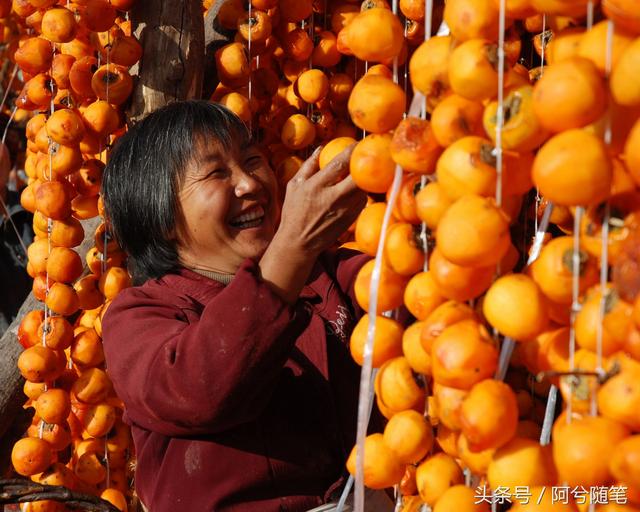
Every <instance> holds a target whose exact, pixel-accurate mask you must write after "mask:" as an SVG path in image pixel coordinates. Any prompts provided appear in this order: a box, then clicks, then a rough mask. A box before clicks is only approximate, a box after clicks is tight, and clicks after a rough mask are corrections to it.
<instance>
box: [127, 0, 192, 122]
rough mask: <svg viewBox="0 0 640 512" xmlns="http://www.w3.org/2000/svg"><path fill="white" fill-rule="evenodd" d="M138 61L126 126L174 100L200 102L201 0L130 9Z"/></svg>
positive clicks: (160, 1) (146, 3)
mask: <svg viewBox="0 0 640 512" xmlns="http://www.w3.org/2000/svg"><path fill="white" fill-rule="evenodd" d="M131 22H132V27H133V31H134V34H135V36H136V37H137V38H138V40H139V41H140V44H142V47H143V54H142V59H141V60H140V62H139V64H138V65H137V66H134V68H132V70H131V73H132V75H135V74H136V73H137V75H138V77H137V78H138V82H137V86H136V88H135V90H134V92H133V99H132V103H131V108H130V110H129V115H128V118H129V121H130V122H133V123H135V122H137V121H139V120H140V119H142V118H144V117H145V116H146V115H147V114H149V113H150V112H153V111H154V110H155V109H157V108H159V107H162V106H164V105H166V104H168V103H171V102H173V101H177V100H185V99H191V98H200V97H201V95H202V81H203V76H204V69H203V68H204V19H203V12H202V1H201V0H185V1H183V2H176V1H174V0H140V1H138V2H136V4H135V6H134V7H133V9H132V10H131Z"/></svg>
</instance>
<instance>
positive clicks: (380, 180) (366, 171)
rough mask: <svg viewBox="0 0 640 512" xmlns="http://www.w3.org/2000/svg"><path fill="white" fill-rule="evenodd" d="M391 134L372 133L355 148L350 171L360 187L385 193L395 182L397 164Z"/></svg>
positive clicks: (350, 162)
mask: <svg viewBox="0 0 640 512" xmlns="http://www.w3.org/2000/svg"><path fill="white" fill-rule="evenodd" d="M390 144H391V135H389V134H387V133H383V134H375V133H373V134H370V135H367V136H366V137H365V138H364V139H362V140H361V141H360V142H358V144H357V145H356V147H355V148H354V150H353V153H352V154H351V160H350V161H349V172H350V174H351V177H352V178H353V181H354V182H355V183H356V185H358V187H359V188H361V189H363V190H365V191H367V192H373V193H378V194H381V193H385V192H386V191H387V190H388V189H389V187H390V186H391V184H392V183H393V177H394V173H395V167H396V164H395V162H394V161H393V159H392V158H391V153H390V151H389V145H390Z"/></svg>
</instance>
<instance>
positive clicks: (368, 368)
mask: <svg viewBox="0 0 640 512" xmlns="http://www.w3.org/2000/svg"><path fill="white" fill-rule="evenodd" d="M421 103H422V95H421V94H420V93H419V92H416V93H415V95H414V96H413V101H412V102H411V106H410V108H409V115H410V116H417V114H418V113H419V112H420V105H421ZM401 184H402V168H401V167H400V166H399V165H397V166H396V168H395V173H394V178H393V183H392V185H391V188H390V191H389V200H388V203H387V208H386V210H385V213H384V217H383V220H382V227H381V230H380V240H379V242H378V248H377V251H376V259H375V262H374V266H373V271H372V272H371V280H370V284H369V310H368V313H369V325H368V328H367V339H366V342H365V345H364V350H363V361H362V370H361V372H360V394H359V398H358V423H357V436H356V477H355V483H356V487H355V500H354V501H355V512H364V480H363V476H364V440H365V437H366V434H367V424H368V417H367V416H368V414H367V412H368V409H369V397H370V389H371V375H372V355H373V339H374V335H375V321H376V314H377V309H378V288H379V286H380V271H381V269H382V254H383V250H384V241H385V238H386V234H387V228H388V226H389V221H390V218H391V212H392V211H393V207H394V205H395V203H396V199H397V197H398V193H399V191H400V186H401Z"/></svg>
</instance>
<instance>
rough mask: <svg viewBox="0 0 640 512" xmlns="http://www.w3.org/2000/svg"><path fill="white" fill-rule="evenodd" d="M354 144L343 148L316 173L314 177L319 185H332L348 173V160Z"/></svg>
mask: <svg viewBox="0 0 640 512" xmlns="http://www.w3.org/2000/svg"><path fill="white" fill-rule="evenodd" d="M355 147H356V145H355V144H352V145H351V146H349V147H347V148H345V149H343V150H342V151H341V152H340V153H338V154H337V155H336V156H335V157H333V160H331V162H329V163H328V164H327V165H326V166H325V167H324V168H323V169H320V171H319V172H318V173H317V174H316V177H315V179H316V180H317V182H318V184H321V185H333V184H334V183H337V182H338V181H340V180H341V179H342V178H343V177H344V176H345V175H347V174H349V161H350V160H351V153H353V150H354V148H355Z"/></svg>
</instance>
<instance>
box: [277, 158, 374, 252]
mask: <svg viewBox="0 0 640 512" xmlns="http://www.w3.org/2000/svg"><path fill="white" fill-rule="evenodd" d="M353 147H354V146H350V147H349V148H347V149H345V150H344V151H342V152H341V153H340V154H338V155H337V156H336V157H335V158H334V159H333V160H331V162H330V163H329V164H328V165H327V166H325V167H324V168H323V169H319V168H318V157H319V154H320V151H319V149H317V150H316V151H315V152H314V153H313V155H312V156H311V157H310V158H309V159H308V160H307V161H306V162H304V163H303V164H302V166H301V167H300V170H299V171H298V172H297V174H296V175H295V176H294V177H293V178H292V179H291V180H290V181H289V183H288V184H287V191H286V194H285V198H284V204H283V206H282V218H281V221H280V227H279V229H278V232H277V233H276V237H278V236H280V235H281V234H282V235H283V236H285V237H286V239H287V240H288V241H289V244H290V245H291V247H295V248H296V249H297V250H301V251H304V252H305V253H308V255H309V256H310V257H316V256H317V255H318V254H319V253H320V252H322V251H324V250H326V249H328V248H329V247H331V246H332V245H333V244H334V243H335V242H336V241H337V240H338V237H340V235H342V234H343V233H344V232H345V231H346V230H347V228H348V227H349V226H350V225H351V224H352V223H353V222H354V221H355V220H356V218H357V217H358V214H359V213H360V211H361V210H362V208H363V207H364V205H365V204H366V200H367V196H366V194H365V193H364V192H362V191H361V190H360V189H358V188H357V187H356V185H355V183H354V182H353V179H351V176H350V175H349V159H350V158H351V153H352V151H353Z"/></svg>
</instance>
